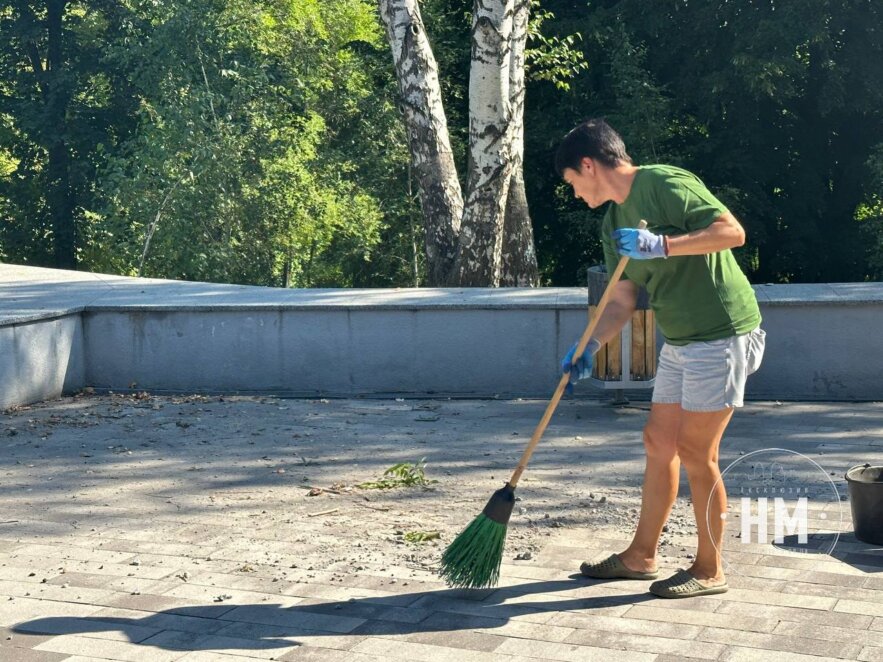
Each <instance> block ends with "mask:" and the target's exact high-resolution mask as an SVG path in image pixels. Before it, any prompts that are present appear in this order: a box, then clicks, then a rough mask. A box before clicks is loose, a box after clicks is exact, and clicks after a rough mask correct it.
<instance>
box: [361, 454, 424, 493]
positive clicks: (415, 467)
mask: <svg viewBox="0 0 883 662" xmlns="http://www.w3.org/2000/svg"><path fill="white" fill-rule="evenodd" d="M425 469H426V458H423V459H421V460H420V461H419V462H416V463H413V464H412V463H410V462H399V463H398V464H394V465H392V466H391V467H390V468H389V469H387V470H386V471H384V472H383V478H381V479H380V480H378V481H369V482H367V483H359V484H358V485H356V487H358V488H361V489H363V490H391V489H394V488H397V487H414V486H420V485H429V484H431V483H436V482H438V481H435V480H429V479H427V478H426V471H425Z"/></svg>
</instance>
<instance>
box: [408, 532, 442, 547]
mask: <svg viewBox="0 0 883 662" xmlns="http://www.w3.org/2000/svg"><path fill="white" fill-rule="evenodd" d="M404 538H405V542H410V543H413V544H419V543H422V542H430V541H432V540H438V539H439V538H441V533H439V532H438V531H407V532H406V533H405V535H404Z"/></svg>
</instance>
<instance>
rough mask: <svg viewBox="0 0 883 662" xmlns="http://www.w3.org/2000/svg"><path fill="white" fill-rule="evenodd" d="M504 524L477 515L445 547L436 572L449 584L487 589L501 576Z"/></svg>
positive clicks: (504, 534) (504, 540)
mask: <svg viewBox="0 0 883 662" xmlns="http://www.w3.org/2000/svg"><path fill="white" fill-rule="evenodd" d="M506 530H507V527H506V525H505V524H500V523H499V522H495V521H493V520H492V519H490V518H489V517H487V516H486V515H485V514H484V513H482V514H481V515H479V516H478V517H476V518H475V519H474V520H472V522H471V523H470V524H469V526H467V527H466V528H465V529H464V530H463V532H462V533H461V534H460V535H459V536H457V537H456V538H455V539H454V541H453V542H452V543H451V544H450V545H449V546H448V548H447V549H446V550H445V553H444V554H443V555H442V559H441V570H439V575H440V576H441V577H442V578H444V580H445V581H446V582H447V583H448V585H449V586H456V587H459V588H486V587H488V586H494V585H496V583H497V582H498V581H499V579H500V563H501V562H502V560H503V545H504V544H505V542H506Z"/></svg>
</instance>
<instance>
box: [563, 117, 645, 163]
mask: <svg viewBox="0 0 883 662" xmlns="http://www.w3.org/2000/svg"><path fill="white" fill-rule="evenodd" d="M584 158H590V159H594V160H596V161H599V162H600V163H602V164H603V165H605V166H607V167H608V168H614V167H616V166H617V165H619V164H620V163H629V164H630V163H631V162H632V157H630V156H629V155H628V153H627V152H626V151H625V143H624V142H623V141H622V138H621V137H620V136H619V134H618V133H617V132H616V131H614V130H613V127H611V126H610V125H609V124H608V123H607V122H605V121H604V120H603V119H600V118H595V119H590V120H586V121H585V122H583V123H582V124H580V125H579V126H578V127H576V128H575V129H574V130H573V131H571V132H570V133H568V134H567V135H566V136H565V137H564V140H563V141H561V145H559V147H558V151H557V152H556V153H555V169H556V170H557V171H558V174H559V175H560V176H562V177H563V176H564V171H565V170H566V169H567V168H570V169H571V170H577V171H578V170H579V169H580V164H581V163H582V160H583V159H584Z"/></svg>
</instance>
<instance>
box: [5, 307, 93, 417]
mask: <svg viewBox="0 0 883 662" xmlns="http://www.w3.org/2000/svg"><path fill="white" fill-rule="evenodd" d="M85 378H86V373H85V365H84V351H83V323H82V319H81V317H80V316H79V315H68V316H65V317H60V318H55V319H46V320H41V321H39V322H27V323H23V324H14V325H8V326H0V410H3V409H8V408H9V407H12V406H15V405H23V404H28V403H31V402H38V401H40V400H47V399H50V398H57V397H58V396H59V395H61V394H62V393H63V392H71V391H73V390H76V389H78V388H81V387H82V385H83V384H84V382H85Z"/></svg>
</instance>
